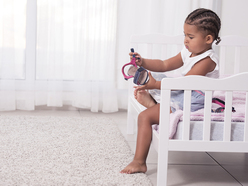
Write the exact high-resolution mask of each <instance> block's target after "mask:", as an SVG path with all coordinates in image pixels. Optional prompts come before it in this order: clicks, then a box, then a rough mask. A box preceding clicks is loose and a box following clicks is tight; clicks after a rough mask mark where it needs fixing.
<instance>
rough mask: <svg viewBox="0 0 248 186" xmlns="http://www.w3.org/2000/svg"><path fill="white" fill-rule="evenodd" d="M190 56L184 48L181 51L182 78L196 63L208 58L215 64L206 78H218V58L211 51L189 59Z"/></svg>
mask: <svg viewBox="0 0 248 186" xmlns="http://www.w3.org/2000/svg"><path fill="white" fill-rule="evenodd" d="M191 54H192V53H191V52H189V51H188V49H187V48H186V47H185V46H184V47H183V49H182V51H181V56H182V60H183V67H182V68H183V69H182V71H181V72H182V75H183V76H185V75H186V74H187V73H188V72H189V71H190V70H191V68H192V67H193V66H194V65H195V64H196V63H197V62H199V61H200V60H202V59H204V58H206V57H208V56H209V57H210V58H211V59H212V60H213V61H214V62H215V63H216V66H215V69H214V70H213V71H212V72H209V73H207V74H206V76H207V77H210V78H219V58H218V56H217V54H216V53H215V52H214V50H213V49H210V50H207V51H206V52H204V53H202V54H200V55H197V56H194V57H190V56H191Z"/></svg>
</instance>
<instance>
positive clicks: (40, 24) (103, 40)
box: [36, 0, 118, 112]
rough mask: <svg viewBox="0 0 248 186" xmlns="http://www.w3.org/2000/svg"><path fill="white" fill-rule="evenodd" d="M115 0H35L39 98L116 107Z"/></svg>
mask: <svg viewBox="0 0 248 186" xmlns="http://www.w3.org/2000/svg"><path fill="white" fill-rule="evenodd" d="M116 14H117V3H116V1H115V0H83V1H82V0H73V1H72V0H53V1H49V0H38V1H37V20H38V21H37V50H36V54H37V56H36V79H37V80H38V81H39V80H40V81H42V80H46V81H47V84H46V85H45V86H44V87H40V88H41V89H43V94H42V92H39V93H40V94H39V96H37V97H36V98H37V103H38V104H41V105H42V104H47V105H48V106H62V105H63V104H70V105H72V106H75V107H79V108H90V109H91V111H94V112H96V111H98V110H101V111H103V112H114V111H117V110H118V105H117V96H116V89H115V84H114V83H115V79H114V69H115V61H114V58H115V43H116Z"/></svg>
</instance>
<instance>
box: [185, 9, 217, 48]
mask: <svg viewBox="0 0 248 186" xmlns="http://www.w3.org/2000/svg"><path fill="white" fill-rule="evenodd" d="M185 23H187V24H190V25H195V26H197V27H198V29H200V30H203V31H205V32H206V33H207V34H211V35H213V37H214V40H216V41H217V42H216V44H218V43H219V42H220V41H221V40H220V37H219V31H220V28H221V21H220V18H219V17H218V15H217V14H216V13H215V12H213V11H212V10H208V9H204V8H199V9H196V10H194V11H193V12H191V13H190V14H189V15H188V17H187V18H186V20H185Z"/></svg>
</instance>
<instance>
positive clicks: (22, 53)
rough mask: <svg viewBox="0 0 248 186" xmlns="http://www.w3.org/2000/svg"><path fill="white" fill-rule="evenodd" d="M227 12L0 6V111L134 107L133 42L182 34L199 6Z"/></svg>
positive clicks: (168, 5) (111, 1) (69, 4)
mask: <svg viewBox="0 0 248 186" xmlns="http://www.w3.org/2000/svg"><path fill="white" fill-rule="evenodd" d="M117 2H118V7H117ZM220 5H221V0H173V1H171V0H156V1H154V0H147V1H143V0H135V1H133V0H125V1H121V0H52V1H49V0H0V38H2V39H0V110H15V109H22V110H34V109H35V106H38V105H47V106H55V107H61V106H63V105H70V106H74V107H77V108H86V109H89V110H91V111H93V112H97V111H102V112H115V111H117V110H118V109H119V108H127V94H128V93H127V81H125V80H124V78H123V76H122V74H121V67H122V66H123V65H124V64H125V63H127V62H129V56H128V53H129V51H130V47H131V46H130V45H129V43H130V37H131V35H132V34H146V33H165V34H169V35H178V34H182V33H183V21H184V19H185V17H186V16H187V15H188V13H190V12H191V11H192V10H194V9H196V8H199V7H205V8H210V9H213V10H214V11H216V12H217V13H220V10H221V6H220ZM117 8H118V14H117ZM219 15H220V14H219ZM117 23H118V24H117Z"/></svg>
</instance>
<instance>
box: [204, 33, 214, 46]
mask: <svg viewBox="0 0 248 186" xmlns="http://www.w3.org/2000/svg"><path fill="white" fill-rule="evenodd" d="M213 42H214V38H213V36H212V35H207V36H206V43H207V44H211V43H213Z"/></svg>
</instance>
